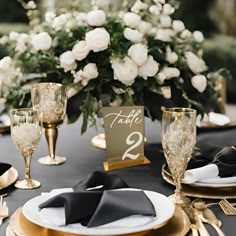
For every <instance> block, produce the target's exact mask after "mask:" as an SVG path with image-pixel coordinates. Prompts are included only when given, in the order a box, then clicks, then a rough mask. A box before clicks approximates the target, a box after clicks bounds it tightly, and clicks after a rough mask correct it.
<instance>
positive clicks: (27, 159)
mask: <svg viewBox="0 0 236 236" xmlns="http://www.w3.org/2000/svg"><path fill="white" fill-rule="evenodd" d="M24 160H25V180H26V181H27V182H31V176H30V160H31V156H25V157H24Z"/></svg>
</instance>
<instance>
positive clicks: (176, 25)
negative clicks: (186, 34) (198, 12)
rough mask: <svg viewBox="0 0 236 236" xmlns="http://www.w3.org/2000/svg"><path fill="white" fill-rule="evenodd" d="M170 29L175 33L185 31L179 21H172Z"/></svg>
mask: <svg viewBox="0 0 236 236" xmlns="http://www.w3.org/2000/svg"><path fill="white" fill-rule="evenodd" d="M172 27H173V29H174V31H176V32H182V31H183V30H184V29H185V26H184V23H183V22H182V21H181V20H174V21H173V24H172Z"/></svg>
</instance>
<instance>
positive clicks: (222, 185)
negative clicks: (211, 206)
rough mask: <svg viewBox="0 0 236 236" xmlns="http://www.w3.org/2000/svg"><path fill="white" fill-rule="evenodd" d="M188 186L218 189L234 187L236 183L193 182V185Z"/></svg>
mask: <svg viewBox="0 0 236 236" xmlns="http://www.w3.org/2000/svg"><path fill="white" fill-rule="evenodd" d="M226 178H227V177H226ZM188 185H192V186H198V187H219V188H224V187H236V183H202V182H195V183H192V184H188Z"/></svg>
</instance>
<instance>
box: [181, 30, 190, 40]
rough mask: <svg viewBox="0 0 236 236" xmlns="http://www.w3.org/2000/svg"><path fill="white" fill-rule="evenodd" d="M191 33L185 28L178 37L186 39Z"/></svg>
mask: <svg viewBox="0 0 236 236" xmlns="http://www.w3.org/2000/svg"><path fill="white" fill-rule="evenodd" d="M191 35H192V33H191V32H190V31H189V30H187V29H185V30H184V31H183V32H182V33H181V35H180V37H181V38H182V39H186V38H189V37H191Z"/></svg>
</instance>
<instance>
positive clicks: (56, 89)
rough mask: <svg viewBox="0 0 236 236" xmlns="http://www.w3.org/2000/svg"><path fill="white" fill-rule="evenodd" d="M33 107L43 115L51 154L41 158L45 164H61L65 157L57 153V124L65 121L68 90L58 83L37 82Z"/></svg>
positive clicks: (34, 89) (41, 161)
mask: <svg viewBox="0 0 236 236" xmlns="http://www.w3.org/2000/svg"><path fill="white" fill-rule="evenodd" d="M31 99H32V103H33V107H34V108H35V109H37V110H39V111H40V113H41V114H42V116H43V126H44V128H45V136H46V140H47V143H48V149H49V155H48V156H46V157H42V158H40V159H39V162H40V163H41V164H44V165H59V164H62V163H64V162H65V161H66V158H65V157H60V156H56V155H55V149H56V141H57V136H58V129H57V126H58V125H59V124H61V123H62V122H63V119H64V116H65V112H66V102H67V98H66V90H65V88H64V86H62V85H61V84H58V83H39V84H35V85H34V86H33V88H32V90H31Z"/></svg>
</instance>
